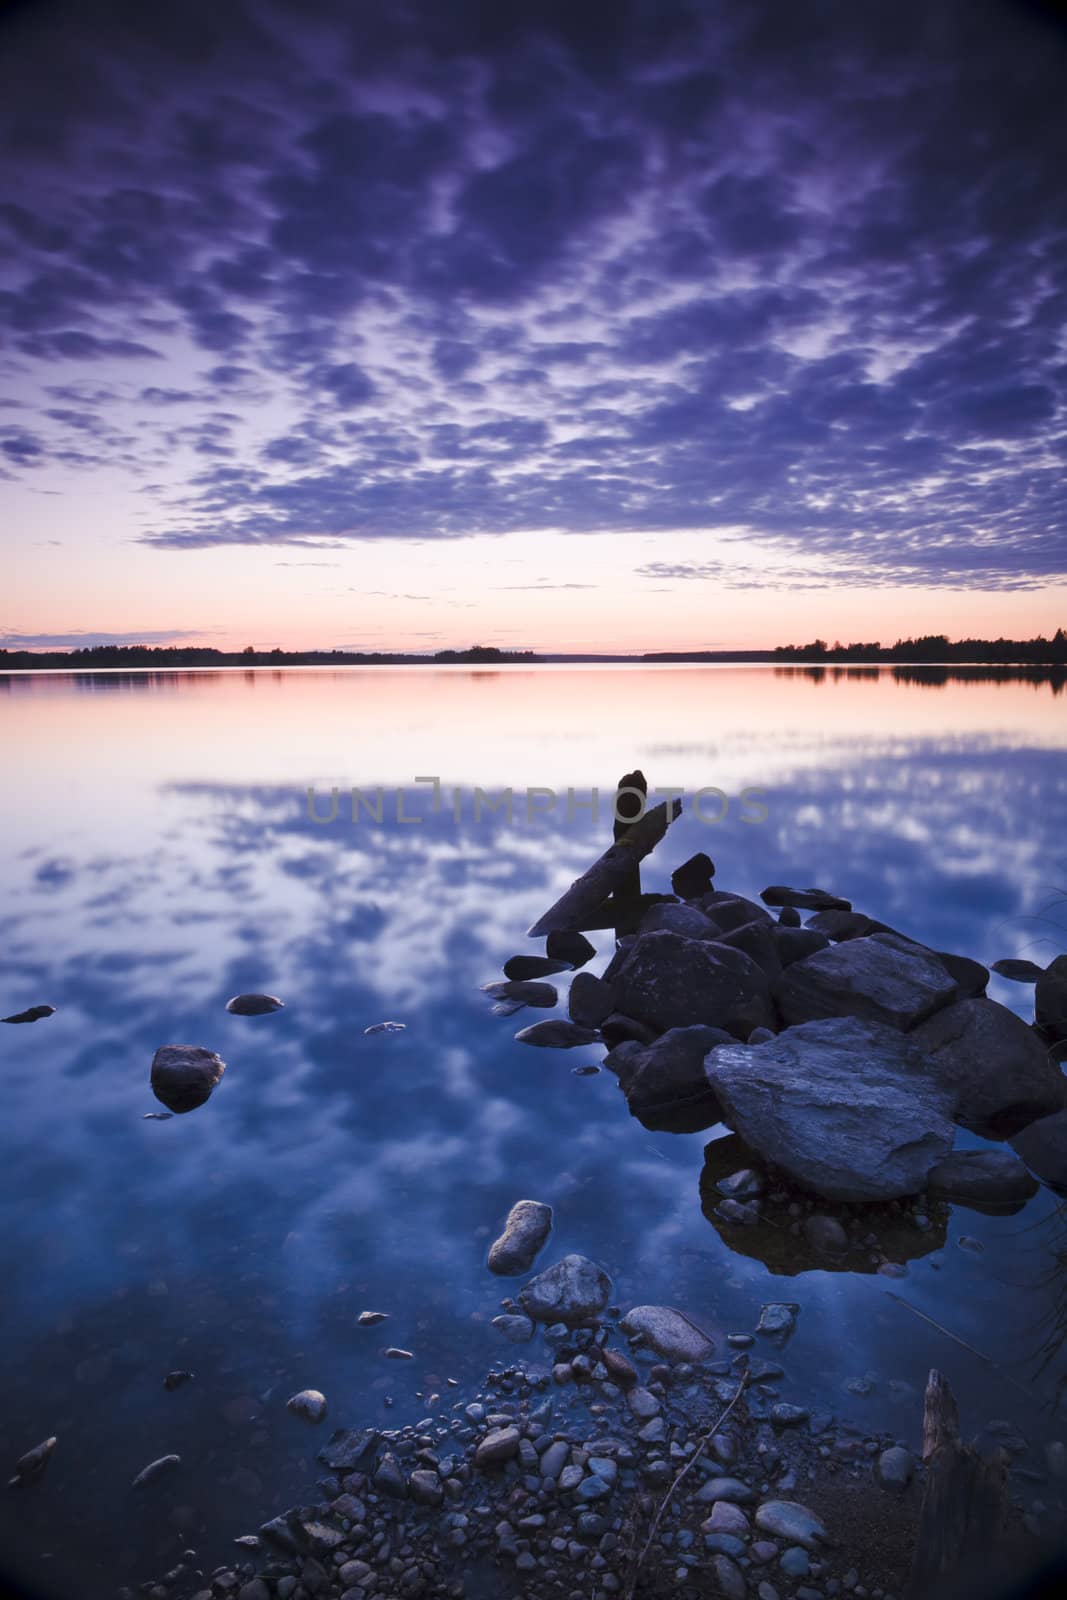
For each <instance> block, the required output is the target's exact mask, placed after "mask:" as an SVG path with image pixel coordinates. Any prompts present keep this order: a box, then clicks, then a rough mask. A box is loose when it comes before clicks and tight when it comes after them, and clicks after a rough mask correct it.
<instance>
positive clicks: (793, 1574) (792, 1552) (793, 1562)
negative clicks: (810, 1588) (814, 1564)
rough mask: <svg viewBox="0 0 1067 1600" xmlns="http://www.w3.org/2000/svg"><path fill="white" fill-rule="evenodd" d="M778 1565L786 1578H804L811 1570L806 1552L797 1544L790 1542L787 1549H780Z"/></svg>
mask: <svg viewBox="0 0 1067 1600" xmlns="http://www.w3.org/2000/svg"><path fill="white" fill-rule="evenodd" d="M778 1565H779V1566H780V1567H781V1569H782V1571H783V1572H784V1573H785V1575H786V1577H788V1578H806V1577H807V1576H808V1574H809V1573H810V1572H811V1562H810V1561H809V1560H808V1552H807V1551H806V1550H804V1549H802V1548H801V1546H800V1545H798V1544H792V1545H790V1546H789V1549H788V1550H783V1551H782V1554H781V1556H780V1558H779V1561H778Z"/></svg>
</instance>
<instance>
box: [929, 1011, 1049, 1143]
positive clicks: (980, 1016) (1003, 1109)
mask: <svg viewBox="0 0 1067 1600" xmlns="http://www.w3.org/2000/svg"><path fill="white" fill-rule="evenodd" d="M911 1037H912V1039H913V1040H914V1042H915V1044H916V1045H918V1046H919V1048H920V1049H921V1050H922V1051H923V1053H924V1054H925V1056H926V1057H927V1060H928V1062H929V1067H928V1071H929V1073H930V1075H931V1076H932V1078H933V1079H934V1080H935V1081H936V1082H937V1083H939V1084H941V1085H942V1087H943V1088H945V1089H946V1090H947V1091H949V1092H951V1093H953V1094H954V1095H955V1096H956V1100H957V1108H956V1121H957V1122H960V1123H962V1124H963V1126H964V1127H965V1128H970V1129H971V1130H972V1131H973V1132H975V1133H980V1134H984V1135H985V1136H986V1137H990V1138H994V1139H1005V1138H1010V1136H1011V1135H1012V1134H1013V1133H1018V1132H1019V1131H1020V1130H1021V1129H1022V1128H1025V1127H1026V1126H1027V1124H1028V1123H1030V1122H1034V1121H1036V1120H1037V1118H1038V1117H1047V1116H1051V1115H1052V1114H1053V1112H1056V1111H1060V1110H1063V1109H1064V1107H1065V1106H1067V1080H1065V1079H1064V1076H1063V1073H1062V1072H1061V1071H1060V1069H1059V1067H1057V1066H1056V1064H1055V1062H1053V1061H1050V1060H1049V1059H1048V1054H1047V1052H1046V1050H1045V1048H1044V1047H1043V1046H1042V1044H1041V1041H1040V1040H1039V1039H1038V1037H1037V1035H1036V1034H1035V1033H1034V1030H1033V1029H1032V1028H1028V1027H1027V1025H1026V1023H1025V1022H1023V1021H1021V1020H1020V1018H1019V1017H1017V1016H1016V1015H1015V1013H1014V1011H1009V1010H1008V1008H1007V1006H1002V1005H998V1004H997V1002H996V1001H995V1000H981V999H980V1000H960V1001H958V1002H957V1004H956V1005H952V1006H948V1007H946V1008H945V1009H944V1010H943V1011H939V1012H938V1013H937V1015H936V1016H934V1017H931V1018H930V1019H929V1021H928V1022H924V1023H921V1024H920V1026H919V1027H917V1028H916V1029H915V1030H914V1032H913V1033H912V1036H911Z"/></svg>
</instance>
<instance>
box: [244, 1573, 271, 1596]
mask: <svg viewBox="0 0 1067 1600" xmlns="http://www.w3.org/2000/svg"><path fill="white" fill-rule="evenodd" d="M237 1600H271V1592H270V1590H269V1589H268V1588H267V1585H266V1584H265V1583H264V1582H263V1579H262V1578H259V1577H256V1578H249V1580H248V1582H247V1583H242V1585H241V1587H240V1588H239V1589H238V1591H237Z"/></svg>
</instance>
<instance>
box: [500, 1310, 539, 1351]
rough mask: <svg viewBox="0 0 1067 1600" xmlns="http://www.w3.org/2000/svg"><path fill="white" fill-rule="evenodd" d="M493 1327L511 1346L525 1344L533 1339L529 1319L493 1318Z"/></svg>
mask: <svg viewBox="0 0 1067 1600" xmlns="http://www.w3.org/2000/svg"><path fill="white" fill-rule="evenodd" d="M493 1327H494V1328H498V1329H499V1331H500V1332H501V1333H502V1334H503V1335H504V1338H505V1339H507V1340H509V1341H510V1343H511V1344H526V1343H528V1341H529V1340H530V1339H532V1338H533V1332H534V1325H533V1323H532V1322H531V1321H530V1319H529V1317H522V1316H508V1315H504V1316H500V1317H494V1318H493Z"/></svg>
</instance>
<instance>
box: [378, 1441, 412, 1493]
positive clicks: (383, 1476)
mask: <svg viewBox="0 0 1067 1600" xmlns="http://www.w3.org/2000/svg"><path fill="white" fill-rule="evenodd" d="M371 1482H372V1483H373V1484H374V1487H375V1489H376V1490H377V1491H378V1493H379V1494H384V1495H388V1496H389V1498H390V1500H403V1499H405V1498H406V1496H407V1492H408V1485H407V1479H406V1478H405V1476H404V1469H403V1467H402V1466H401V1465H400V1462H399V1461H398V1460H397V1457H396V1456H395V1455H394V1454H393V1452H392V1451H391V1450H387V1451H386V1452H385V1454H384V1455H383V1456H382V1459H381V1460H380V1461H379V1463H378V1465H377V1467H376V1469H375V1472H374V1476H373V1477H372V1479H371Z"/></svg>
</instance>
